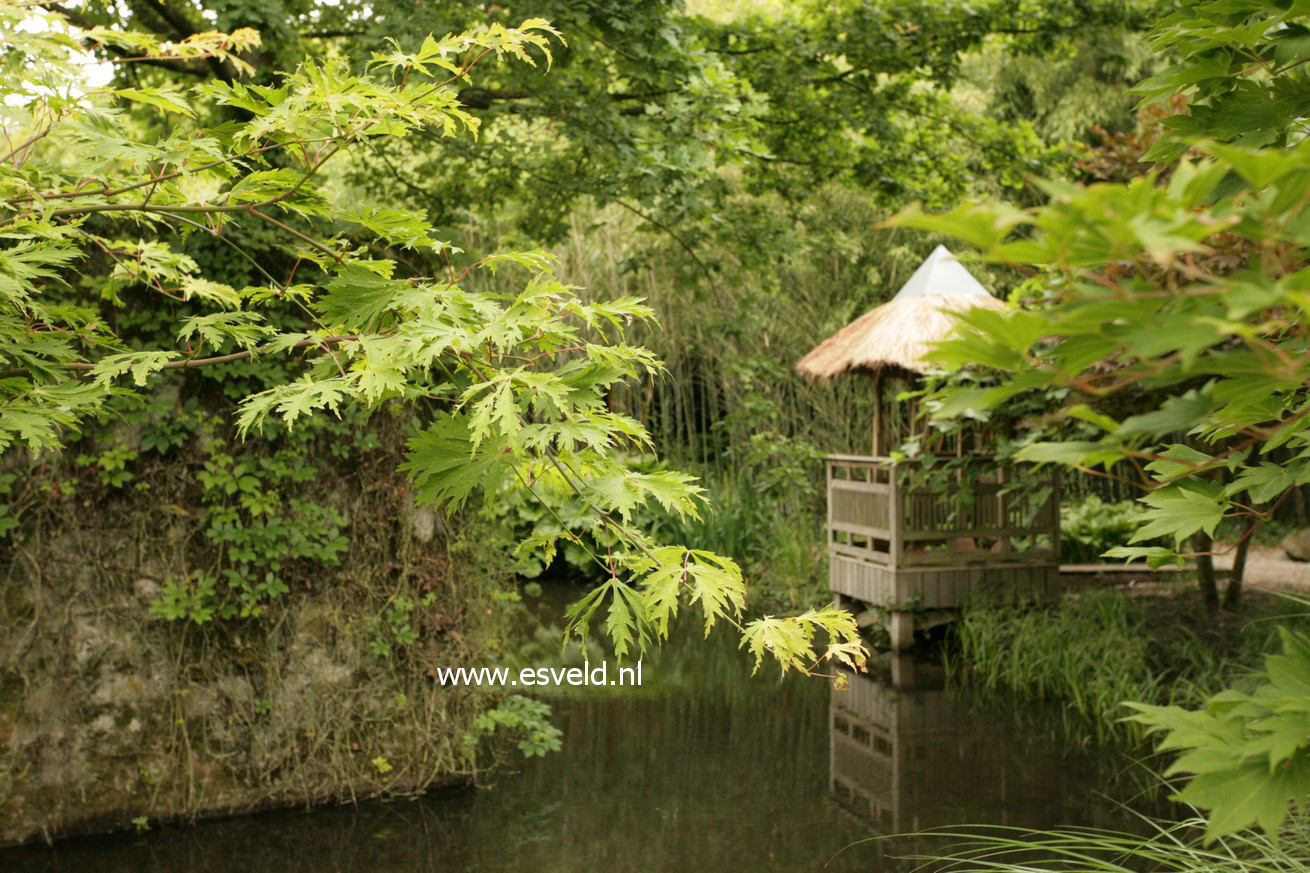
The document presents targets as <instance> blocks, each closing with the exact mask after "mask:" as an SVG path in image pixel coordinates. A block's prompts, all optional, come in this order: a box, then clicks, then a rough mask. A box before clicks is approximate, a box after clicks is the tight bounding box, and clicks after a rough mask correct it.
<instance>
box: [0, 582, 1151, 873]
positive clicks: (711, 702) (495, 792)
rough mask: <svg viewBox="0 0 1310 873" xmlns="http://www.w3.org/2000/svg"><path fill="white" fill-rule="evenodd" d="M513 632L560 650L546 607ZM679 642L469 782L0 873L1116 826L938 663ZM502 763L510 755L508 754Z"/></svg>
mask: <svg viewBox="0 0 1310 873" xmlns="http://www.w3.org/2000/svg"><path fill="white" fill-rule="evenodd" d="M543 600H546V601H549V602H546V603H539V604H538V606H537V609H538V611H539V612H540V614H541V615H543V616H546V617H547V618H546V621H545V624H544V626H540V627H536V628H534V629H533V633H532V637H533V638H535V639H536V640H539V641H550V643H551V644H550V645H542V646H541V649H542V651H543V652H546V651H549V650H553V651H554V652H555V653H558V645H557V641H558V639H559V637H558V635H557V634H558V629H557V628H555V627H553V626H551V625H550V620H551V619H555V618H557V617H558V615H559V613H560V606H559V603H558V602H555V601H557V600H558V598H557V597H547V598H543ZM694 630H695V629H684V633H682V634H679V635H678V636H677V638H676V639H675V640H674V641H673V642H671V643H670V644H669V645H667V646H666V647H665V648H664V649H663V650H662V651H660V652H658V653H654V654H653V655H651V656H650V657H648V658H647V659H646V661H645V662H644V663H643V670H642V678H643V685H642V686H641V687H640V688H638V689H628V690H626V691H625V692H623V693H620V692H619V691H618V690H617V689H608V688H606V689H599V690H592V691H591V692H590V693H589V694H581V695H571V696H567V697H557V698H554V699H552V700H551V703H552V706H553V707H554V709H555V717H554V720H555V722H556V723H557V724H558V725H559V726H560V727H561V728H562V729H563V730H564V733H565V740H564V747H563V750H562V751H561V752H559V753H557V754H553V755H548V756H547V757H545V758H534V759H528V760H525V759H523V758H521V757H516V758H511V759H510V760H509V764H508V765H507V766H506V767H504V768H502V769H501V770H499V771H497V772H496V773H495V774H494V775H493V776H492V777H491V778H490V779H489V780H488V784H487V785H485V786H484V787H481V788H478V789H461V790H449V791H438V792H433V793H431V794H429V795H428V796H426V797H423V798H420V799H417V800H393V801H390V802H369V803H362V804H359V805H357V806H342V807H333V808H325V809H317V810H314V811H311V812H303V811H285V812H275V813H265V814H260V815H254V816H250V817H246V818H240V819H231V820H225V821H214V822H205V823H201V824H198V825H196V826H194V827H169V828H163V829H160V830H156V831H152V832H148V833H144V834H139V835H138V834H117V835H109V836H104V837H97V838H89V839H80V840H72V841H68V842H64V843H61V844H59V845H57V846H55V847H53V848H27V849H19V850H11V851H8V852H0V869H3V870H5V871H8V873H35V871H49V873H144V871H151V873H220V871H221V873H241V871H277V873H298V871H305V873H309V871H313V873H415V871H429V870H431V871H438V870H439V871H449V873H461V871H469V873H472V871H479V873H499V871H506V873H508V871H533V873H554V871H566V870H567V871H604V873H627V871H632V873H638V871H640V873H659V871H719V870H737V869H746V868H749V869H751V870H752V871H755V873H766V871H779V873H783V871H785V873H801V871H820V870H823V871H831V873H846V871H891V870H901V869H909V868H910V867H912V866H913V864H912V863H909V862H906V861H904V860H896V858H897V857H899V856H903V855H906V854H907V853H913V852H915V851H922V850H923V849H924V848H925V844H923V843H922V842H921V841H915V840H904V839H902V840H895V841H890V840H885V839H877V838H878V837H880V836H882V835H886V834H895V833H905V832H913V831H918V830H921V829H925V828H931V827H937V826H950V825H959V824H964V823H975V824H977V823H988V824H1003V825H1009V826H1015V827H1051V826H1059V825H1084V826H1085V825H1101V826H1117V827H1124V826H1126V825H1127V823H1128V822H1129V821H1130V816H1128V814H1127V813H1126V812H1124V810H1122V809H1121V808H1119V807H1117V806H1116V804H1115V803H1114V802H1112V801H1111V800H1109V799H1107V798H1106V796H1105V795H1104V793H1103V792H1105V791H1106V788H1107V785H1108V783H1109V781H1110V780H1111V779H1112V777H1113V776H1114V770H1113V769H1112V768H1111V767H1110V765H1109V764H1108V763H1107V762H1106V761H1105V760H1104V759H1102V760H1097V759H1096V758H1095V757H1093V756H1091V755H1089V754H1086V753H1076V752H1069V751H1062V749H1063V748H1065V747H1067V746H1068V744H1067V743H1062V742H1059V741H1058V740H1057V739H1056V737H1057V736H1058V732H1056V731H1054V730H1053V729H1050V728H1049V726H1047V725H1044V723H1043V721H1042V720H1041V719H1040V718H1025V719H1023V720H1022V721H1021V720H1018V719H1017V718H1016V713H1014V712H1009V711H1006V709H1005V708H1004V707H997V706H991V707H988V708H987V709H979V707H977V706H970V705H969V703H968V702H966V701H965V700H963V699H961V697H960V696H958V695H957V694H955V693H953V692H952V691H951V690H950V689H948V688H947V687H946V683H945V681H944V672H943V670H942V669H941V667H940V666H939V665H936V664H933V663H931V662H925V661H922V660H920V661H915V660H913V659H909V658H902V659H900V660H896V661H889V660H887V659H883V660H882V661H880V662H879V663H878V664H877V665H875V668H874V670H872V671H871V673H870V675H869V676H867V677H866V676H856V677H852V679H851V685H850V687H849V688H848V689H846V690H837V689H835V688H833V686H832V684H831V683H828V682H826V681H822V680H815V679H807V678H804V677H797V676H792V677H788V678H787V679H786V680H784V681H779V679H778V676H777V673H776V671H774V672H767V671H768V668H767V666H766V668H765V669H764V670H762V671H761V674H760V675H757V676H755V677H752V676H751V673H750V667H751V664H750V660H749V658H748V656H747V655H746V654H745V653H744V652H741V651H738V650H737V649H736V647H735V645H734V641H733V640H732V639H731V638H730V637H729V636H727V635H723V634H716V635H715V636H713V637H711V639H710V640H709V641H702V640H700V639H699V634H696V633H694V632H692V631H694ZM516 754H517V753H516Z"/></svg>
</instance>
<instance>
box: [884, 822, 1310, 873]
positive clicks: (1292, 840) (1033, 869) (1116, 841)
mask: <svg viewBox="0 0 1310 873" xmlns="http://www.w3.org/2000/svg"><path fill="white" fill-rule="evenodd" d="M1151 826H1152V833H1150V834H1148V835H1147V836H1141V835H1136V834H1124V833H1117V832H1113V831H1101V830H1084V829H1068V830H1059V831H1048V832H1041V833H1030V832H1027V831H1023V830H1021V829H1018V828H1008V827H978V828H971V829H969V830H968V831H964V832H946V831H930V832H928V833H926V834H923V835H919V836H926V837H932V838H935V839H949V840H955V841H957V842H956V843H955V844H954V845H952V846H950V847H948V849H947V850H946V851H945V852H944V853H942V854H932V855H921V856H916V857H914V858H911V859H909V860H916V861H919V862H921V863H920V864H919V866H917V867H915V868H914V869H915V870H923V871H928V870H931V871H941V873H947V871H949V873H998V871H999V873H1039V871H1040V873H1049V871H1079V873H1140V871H1143V870H1150V871H1159V873H1170V871H1179V873H1183V871H1187V873H1197V871H1208V873H1288V871H1305V870H1307V869H1310V827H1307V822H1306V821H1305V819H1303V818H1300V819H1296V820H1294V821H1293V822H1292V824H1290V825H1289V826H1288V827H1286V828H1285V829H1284V830H1283V832H1282V833H1281V834H1279V835H1278V838H1277V839H1275V838H1272V837H1270V836H1269V835H1267V834H1265V833H1262V832H1259V831H1243V832H1240V833H1237V834H1233V835H1230V836H1227V837H1222V838H1220V839H1218V840H1216V841H1215V842H1214V843H1212V844H1210V845H1208V846H1207V845H1205V844H1204V843H1203V842H1202V834H1203V833H1204V831H1205V821H1204V820H1203V819H1199V818H1189V819H1187V820H1185V821H1181V822H1176V823H1175V822H1151Z"/></svg>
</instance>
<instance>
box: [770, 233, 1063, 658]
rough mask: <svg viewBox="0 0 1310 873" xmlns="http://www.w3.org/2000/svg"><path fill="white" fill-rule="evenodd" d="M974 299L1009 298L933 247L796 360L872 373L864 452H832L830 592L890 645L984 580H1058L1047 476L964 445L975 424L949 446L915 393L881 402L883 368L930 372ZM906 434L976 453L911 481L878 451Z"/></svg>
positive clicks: (827, 370)
mask: <svg viewBox="0 0 1310 873" xmlns="http://www.w3.org/2000/svg"><path fill="white" fill-rule="evenodd" d="M977 307H984V308H987V309H996V310H1000V309H1004V308H1005V304H1004V303H1002V302H1001V301H1000V300H997V299H996V298H995V297H993V296H992V295H991V294H989V293H988V292H987V289H985V288H983V286H982V285H980V284H978V280H977V279H975V278H974V277H973V276H972V275H971V274H970V273H969V271H968V270H967V269H965V268H964V266H963V265H962V264H961V263H960V262H959V261H958V260H956V259H955V256H954V255H952V254H951V253H950V252H949V251H947V250H946V249H945V248H944V247H943V246H938V247H937V248H936V249H934V250H933V252H932V254H930V255H929V256H928V259H927V260H925V261H924V262H923V264H922V265H921V266H920V267H919V269H917V270H915V271H914V275H913V276H911V277H910V280H909V281H908V282H906V283H905V285H904V286H903V287H902V288H901V289H900V291H899V292H897V294H896V296H895V297H893V298H892V299H891V300H890V301H888V302H887V303H884V304H883V305H881V306H879V307H877V308H876V309H873V310H871V311H869V312H866V313H865V314H864V315H862V316H860V317H859V318H857V319H856V320H855V321H853V322H851V323H850V324H848V325H847V326H846V327H844V328H842V329H841V330H839V331H837V332H836V333H835V334H833V335H832V336H830V337H828V338H827V339H825V340H824V341H823V342H821V343H819V345H818V346H816V347H815V348H814V349H813V350H812V351H811V352H810V353H809V354H807V355H806V356H805V357H804V358H802V359H801V360H800V362H799V363H797V365H796V369H797V370H798V371H799V372H800V373H801V374H803V375H805V376H807V377H809V378H811V379H814V380H820V381H827V380H831V379H835V378H837V377H838V376H841V375H844V374H847V373H863V374H872V375H873V379H874V385H873V390H874V395H875V398H876V405H875V406H874V424H873V454H872V455H871V456H866V455H829V456H828V457H827V465H828V474H827V484H828V557H829V561H828V572H829V588H831V589H832V592H833V595H834V597H835V599H836V601H837V603H838V605H847V606H852V607H855V608H856V611H857V615H858V616H860V617H861V620H862V622H864V621H875V620H879V621H880V620H882V619H881V616H884V615H886V616H887V620H888V623H889V627H888V629H889V631H890V634H891V639H892V645H893V647H894V648H898V649H899V648H904V647H906V646H908V645H910V644H911V643H912V642H913V638H914V631H915V629H916V626H918V627H925V626H928V625H930V624H932V623H935V622H937V621H940V620H945V619H946V618H947V617H949V616H950V615H951V614H953V611H954V610H955V609H957V608H958V607H959V606H960V605H962V604H963V603H964V602H965V601H966V600H967V599H968V598H969V597H970V596H972V594H973V592H974V591H975V590H977V589H978V588H980V587H984V586H986V587H1000V588H1002V589H1004V590H1006V591H1009V592H1012V593H1018V594H1020V595H1022V596H1034V597H1038V598H1047V597H1050V596H1052V594H1053V592H1055V591H1057V590H1058V586H1059V492H1058V482H1056V480H1055V479H1054V478H1053V476H1052V474H1050V473H1049V472H1043V473H1040V474H1036V473H1026V474H1025V476H1024V478H1023V479H1022V480H1016V479H1014V478H1013V474H1012V472H1011V471H1009V470H1007V469H1006V468H1004V467H1002V466H998V465H996V463H995V461H993V460H991V459H990V457H989V456H987V455H984V454H981V453H979V454H975V453H972V452H967V451H966V448H965V440H964V436H965V435H966V434H967V435H968V436H970V437H971V438H972V439H973V440H974V441H975V442H976V441H977V440H978V437H979V434H978V433H976V432H973V431H966V432H962V433H961V434H960V435H958V436H957V437H956V438H954V440H953V445H949V446H948V443H950V442H951V441H949V440H945V439H944V438H943V437H942V436H941V435H940V434H932V433H931V432H930V431H929V429H928V427H927V424H926V422H925V420H924V416H923V415H922V414H921V410H920V409H919V408H918V406H917V401H915V400H909V401H908V402H905V403H899V404H887V403H886V401H885V398H884V385H883V381H884V376H887V377H889V378H892V379H894V380H895V381H896V382H898V383H903V382H906V381H908V382H915V381H917V380H918V379H919V378H920V377H921V376H922V375H923V374H924V373H926V372H927V371H928V370H929V369H930V365H929V364H927V363H926V362H925V361H924V360H923V358H924V356H925V355H926V354H927V353H928V351H929V350H930V349H931V347H932V346H933V345H934V344H936V343H938V342H940V341H942V340H944V339H946V338H948V337H949V336H950V335H951V333H952V331H953V329H954V327H955V324H956V322H957V319H958V318H959V315H960V313H962V312H966V311H968V310H970V309H974V308H977ZM897 393H899V392H898V391H896V390H889V391H887V394H889V395H891V396H892V397H895V396H896V395H897ZM888 412H890V413H892V414H891V415H888V414H887V413H888ZM915 436H921V437H922V438H923V439H924V440H929V439H930V440H931V448H930V449H929V448H928V447H924V446H922V443H921V447H923V448H925V451H926V454H925V456H924V457H926V458H929V459H931V458H932V457H933V456H936V457H937V458H939V459H940V458H941V456H942V454H943V451H944V450H948V451H949V453H951V454H955V455H956V456H957V457H958V458H968V459H970V460H971V462H976V463H971V464H970V466H969V467H966V466H964V465H957V467H956V468H954V469H953V472H952V473H951V474H950V481H949V483H947V482H942V481H939V482H936V483H935V484H932V485H929V484H928V483H927V482H926V481H919V480H916V479H915V478H914V477H913V476H907V475H906V473H907V469H906V468H905V467H904V466H901V465H898V464H897V463H896V461H894V460H893V459H892V458H891V457H887V456H885V455H884V449H885V447H897V446H900V445H901V444H902V443H903V442H904V441H905V440H906V439H907V438H912V437H915ZM914 467H915V468H916V469H920V468H921V465H917V464H916V465H914ZM966 469H969V470H970V472H968V473H967V474H966ZM861 604H862V606H861ZM907 604H909V605H916V606H915V607H914V608H913V609H911V608H909V607H908V606H907ZM866 608H869V609H866ZM861 610H864V611H861Z"/></svg>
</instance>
